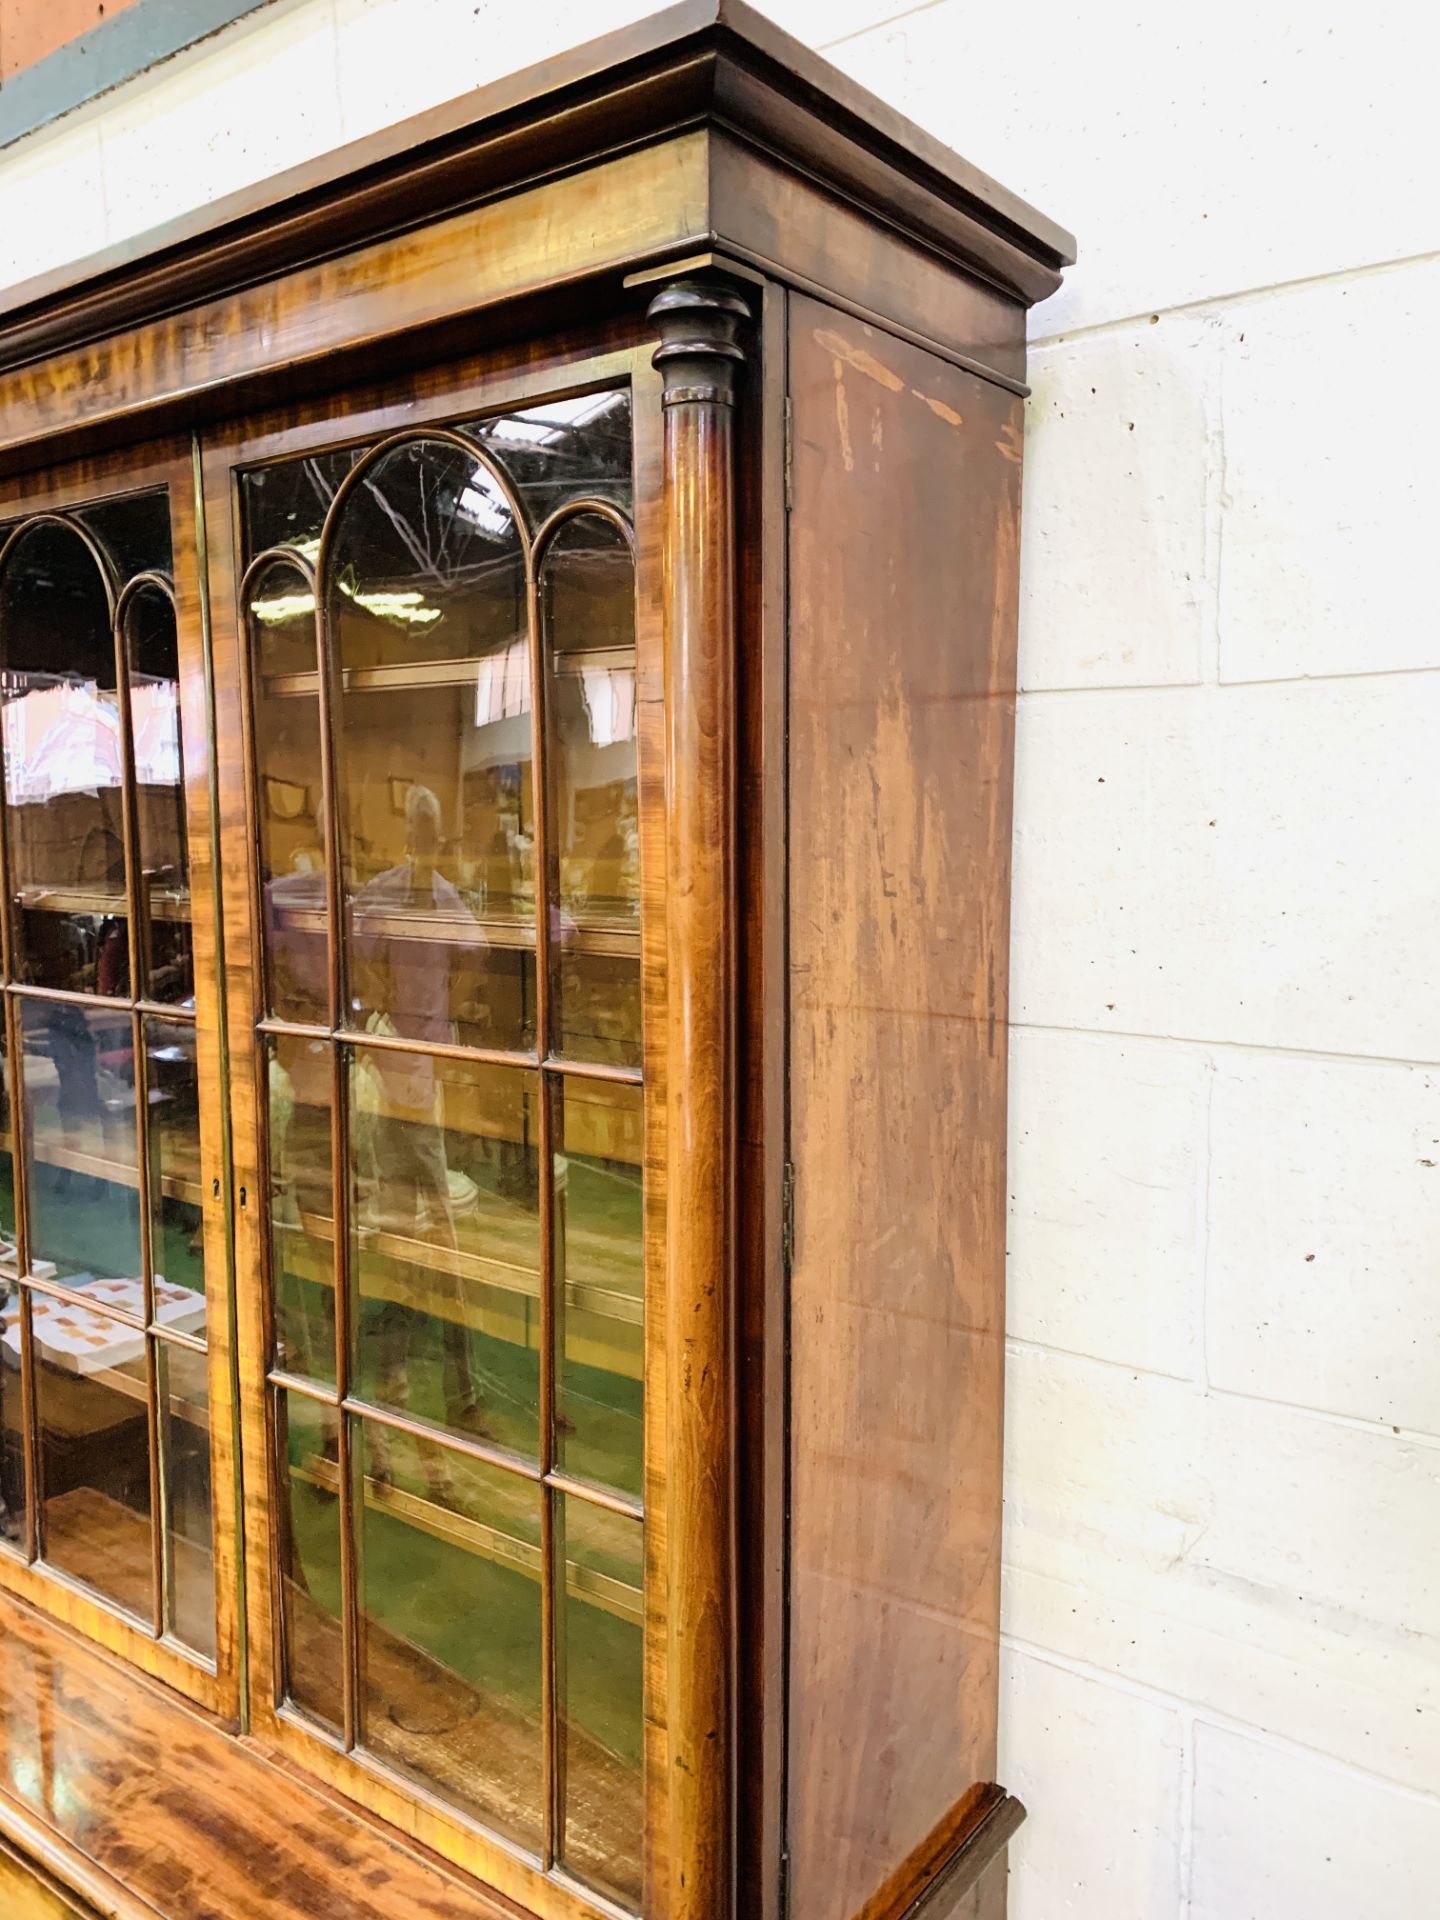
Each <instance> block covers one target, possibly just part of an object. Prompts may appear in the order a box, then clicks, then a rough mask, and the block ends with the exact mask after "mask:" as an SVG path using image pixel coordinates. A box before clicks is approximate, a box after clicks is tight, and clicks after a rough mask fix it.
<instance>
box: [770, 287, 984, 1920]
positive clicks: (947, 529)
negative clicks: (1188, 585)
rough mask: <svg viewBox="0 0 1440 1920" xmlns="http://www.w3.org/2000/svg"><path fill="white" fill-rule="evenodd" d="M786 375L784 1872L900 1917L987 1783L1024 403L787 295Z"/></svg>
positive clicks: (803, 1918) (830, 1904)
mask: <svg viewBox="0 0 1440 1920" xmlns="http://www.w3.org/2000/svg"><path fill="white" fill-rule="evenodd" d="M790 380H791V395H792V403H793V407H794V448H793V513H792V518H791V554H790V568H791V573H790V580H791V588H790V591H791V602H790V604H791V663H790V849H789V852H790V876H791V877H790V995H791V1034H790V1073H791V1088H790V1097H791V1158H792V1160H793V1162H794V1167H795V1196H796V1223H795V1224H796V1244H795V1261H794V1271H793V1275H792V1280H791V1368H792V1400H791V1472H792V1505H791V1539H790V1552H791V1574H790V1581H791V1588H790V1591H791V1623H790V1635H791V1639H790V1653H791V1670H790V1672H791V1677H790V1700H789V1722H790V1729H789V1733H790V1747H789V1756H790V1757H789V1765H790V1777H789V1810H788V1835H789V1849H790V1887H791V1895H792V1902H793V1910H794V1913H795V1915H796V1916H797V1920H857V1916H861V1915H862V1914H863V1916H864V1920H890V1913H891V1908H892V1907H894V1908H895V1911H896V1912H899V1911H900V1910H903V1906H904V1905H905V1904H906V1899H905V1891H904V1885H903V1883H904V1881H905V1879H906V1873H905V1871H904V1869H905V1863H906V1862H907V1861H909V1860H910V1859H911V1858H912V1857H913V1858H914V1859H915V1860H916V1861H917V1864H918V1863H919V1862H920V1861H922V1860H923V1859H925V1858H927V1857H928V1858H930V1859H933V1858H934V1853H935V1849H936V1847H937V1845H943V1844H944V1842H945V1840H946V1838H947V1836H949V1835H953V1836H954V1837H955V1838H957V1839H958V1838H959V1837H961V1836H963V1834H964V1832H965V1830H966V1827H967V1825H968V1821H969V1817H970V1815H971V1813H972V1811H973V1812H974V1813H976V1814H978V1812H979V1811H980V1810H981V1802H982V1795H981V1788H982V1787H983V1785H984V1784H985V1783H988V1782H990V1781H992V1780H993V1778H994V1769H995V1698H996V1682H997V1640H998V1632H999V1585H1000V1551H999V1550H1000V1475H1001V1395H1002V1388H1003V1365H1004V1353H1003V1345H1004V1180H1005V1053H1006V968H1007V956H1008V936H1009V922H1008V910H1009V891H1010V820H1011V775H1012V764H1013V739H1014V687H1015V621H1016V604H1015V594H1016V561H1017V543H1018V513H1019V491H1020V488H1019V483H1020V464H1019V462H1020V439H1021V413H1020V402H1019V400H1018V399H1016V398H1015V397H1014V396H1012V395H1010V394H1008V393H1006V392H1003V391H1001V390H1000V389H998V388H995V387H993V386H991V385H989V384H988V383H986V382H985V381H983V380H981V379H979V378H977V377H975V376H973V375H971V374H968V373H964V372H961V371H960V370H958V369H957V368H955V367H954V366H952V365H950V364H949V363H948V362H945V361H942V360H939V359H937V358H935V357H934V356H932V355H929V354H926V353H924V352H922V351H920V350H919V349H917V348H914V347H912V346H910V345H908V344H906V343H903V342H900V341H898V340H896V339H894V338H893V337H891V336H889V335H886V334H884V333H882V332H880V331H878V330H875V329H872V328H869V327H866V326H865V325H863V324H862V323H860V322H859V321H857V320H854V319H851V318H849V317H848V316H846V315H843V314H840V313H838V312H836V311H835V310H833V309H831V308H828V307H826V306H823V305H821V304H819V303H817V302H815V301H812V300H808V299H797V300H795V301H794V303H793V306H792V324H791V338H790ZM887 1881H888V1882H889V1885H890V1890H891V1893H890V1895H888V1896H887V1897H885V1898H883V1899H881V1900H880V1903H879V1906H877V1905H876V1904H875V1902H876V1899H877V1896H878V1893H879V1889H880V1888H881V1886H882V1883H885V1882H887ZM891 1896H893V1897H891ZM897 1902H898V1905H897ZM882 1908H883V1912H882V1911H881V1909H882Z"/></svg>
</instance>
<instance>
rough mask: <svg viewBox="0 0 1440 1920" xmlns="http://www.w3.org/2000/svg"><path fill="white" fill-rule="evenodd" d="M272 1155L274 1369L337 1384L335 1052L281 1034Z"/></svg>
mask: <svg viewBox="0 0 1440 1920" xmlns="http://www.w3.org/2000/svg"><path fill="white" fill-rule="evenodd" d="M263 1058H264V1062H265V1074H266V1085H267V1111H268V1115H269V1124H268V1129H267V1136H266V1137H267V1141H268V1144H269V1150H270V1210H269V1211H270V1270H271V1276H272V1282H271V1284H272V1287H273V1291H274V1306H275V1330H274V1341H275V1364H276V1365H277V1366H278V1367H280V1368H282V1369H283V1370H284V1371H285V1372H287V1373H294V1374H298V1375H300V1376H301V1377H302V1378H306V1379H312V1380H320V1381H324V1382H325V1383H327V1384H329V1385H333V1384H334V1381H335V1221H334V1211H335V1202H334V1187H333V1183H332V1179H331V1172H330V1169H331V1165H332V1160H331V1147H330V1107H331V1093H332V1087H331V1060H330V1047H329V1045H328V1043H327V1042H325V1041H323V1040H307V1039H304V1038H303V1037H301V1036H299V1035H295V1034H278V1035H275V1036H273V1037H272V1038H271V1039H269V1040H267V1041H266V1042H265V1050H264V1054H263Z"/></svg>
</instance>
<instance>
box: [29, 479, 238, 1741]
mask: <svg viewBox="0 0 1440 1920" xmlns="http://www.w3.org/2000/svg"><path fill="white" fill-rule="evenodd" d="M195 478H196V474H195V466H194V462H193V458H192V448H191V445H190V443H189V442H185V443H181V444H167V445H163V446H152V447H149V448H145V449H142V450H139V451H137V452H135V453H133V454H123V455H114V456H107V457H105V458H103V459H96V460H93V461H90V462H88V463H86V464H85V465H83V466H77V467H73V468H69V469H54V470H52V471H51V472H49V473H48V474H47V475H46V476H45V478H44V479H43V481H37V482H11V483H8V484H7V485H6V487H5V489H4V491H3V493H0V720H3V728H4V781H3V808H0V895H3V910H0V969H3V1029H0V1044H3V1054H4V1075H3V1132H0V1300H3V1306H0V1416H3V1432H4V1445H3V1457H0V1584H3V1585H5V1586H6V1587H9V1588H11V1589H12V1590H14V1591H16V1592H18V1593H20V1594H21V1595H22V1596H23V1597H25V1598H26V1599H28V1600H30V1601H32V1602H34V1603H35V1604H36V1605H38V1606H39V1607H41V1608H42V1609H43V1610H45V1611H46V1612H49V1613H51V1614H52V1615H56V1616H58V1617H60V1618H62V1619H64V1620H66V1621H68V1622H69V1623H70V1624H71V1625H73V1626H76V1627H78V1628H80V1629H81V1630H82V1631H84V1632H85V1633H87V1634H89V1635H91V1636H92V1637H94V1638H95V1639H97V1640H99V1641H101V1642H102V1643H103V1644H104V1645H106V1646H107V1647H109V1648H110V1649H111V1650H112V1651H114V1652H117V1653H118V1654H120V1655H121V1656H122V1657H123V1658H125V1659H127V1660H129V1661H131V1662H132V1663H134V1664H135V1665H137V1666H138V1667H140V1668H142V1669H143V1670H145V1671H146V1672H148V1673H151V1674H153V1675H155V1676H157V1677H159V1678H161V1679H163V1680H165V1681H167V1682H168V1683H169V1684H171V1685H172V1686H174V1687H176V1688H178V1689H179V1690H180V1691H182V1692H184V1693H186V1694H188V1695H189V1696H190V1697H191V1698H192V1699H194V1700H196V1701H198V1702H200V1703H201V1704H202V1705H204V1706H207V1707H209V1708H211V1709H213V1710H215V1711H217V1712H220V1713H222V1714H225V1715H227V1716H232V1717H233V1716H234V1715H235V1713H236V1711H237V1705H238V1686H237V1672H236V1657H235V1649H236V1642H237V1618H238V1605H239V1597H238V1586H237V1581H236V1572H235V1559H236V1556H235V1551H234V1542H235V1484H236V1483H235V1462H234V1451H233V1448H232V1445H231V1413H232V1400H231V1389H230V1378H231V1374H230V1338H229V1293H228V1286H227V1238H226V1229H225V1197H226V1181H225V1177H224V1172H225V1157H224V1138H223V1136H224V1104H223V1100H222V1097H221V1082H222V1075H221V1061H220V1029H219V1018H218V1014H219V1008H218V996H217V992H216V934H215V903H214V894H213V874H214V860H213V858H212V809H211V795H210V772H211V765H212V760H211V751H210V713H209V703H208V699H207V679H206V667H205V656H204V644H203V603H202V582H201V580H200V578H199V575H198V571H197V564H196V537H195V527H196V520H195V498H196V490H195Z"/></svg>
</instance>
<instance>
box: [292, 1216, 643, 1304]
mask: <svg viewBox="0 0 1440 1920" xmlns="http://www.w3.org/2000/svg"><path fill="white" fill-rule="evenodd" d="M279 1231H280V1232H282V1233H284V1232H286V1231H287V1229H286V1228H285V1227H284V1226H283V1225H282V1226H281V1227H280V1228H279ZM288 1231H292V1232H294V1233H296V1235H297V1236H298V1237H297V1239H296V1240H295V1241H294V1242H293V1243H292V1244H291V1246H290V1247H288V1248H287V1249H286V1255H287V1256H288V1257H287V1259H286V1262H285V1263H286V1264H287V1265H288V1266H289V1269H290V1271H291V1272H293V1273H295V1274H297V1275H298V1276H299V1277H300V1278H302V1279H306V1280H313V1281H316V1282H317V1283H319V1284H320V1285H322V1286H327V1287H330V1286H333V1285H334V1284H335V1277H334V1272H333V1270H332V1268H331V1267H330V1265H329V1264H328V1262H322V1261H318V1260H313V1259H306V1258H304V1254H303V1248H304V1244H305V1242H307V1241H309V1242H315V1241H324V1242H330V1241H333V1239H334V1237H335V1223H334V1222H333V1221H332V1220H331V1219H330V1218H329V1217H328V1216H326V1215H324V1214H316V1213H302V1214H301V1215H300V1221H299V1225H298V1227H297V1228H294V1229H289V1230H288ZM359 1237H360V1261H359V1265H360V1280H361V1292H362V1293H363V1294H364V1296H365V1298H366V1299H370V1300H393V1301H395V1302H396V1303H397V1304H398V1305H401V1306H407V1307H414V1308H415V1309H416V1310H417V1312H420V1313H425V1314H429V1315H431V1316H432V1317H434V1318H436V1319H441V1320H454V1321H457V1322H458V1321H460V1320H461V1319H462V1318H463V1316H462V1314H461V1311H460V1302H459V1301H457V1300H456V1298H455V1296H454V1294H453V1293H449V1292H447V1291H446V1290H445V1289H444V1288H439V1287H436V1288H433V1289H427V1288H423V1287H421V1288H417V1287H416V1286H415V1285H414V1283H413V1281H410V1280H407V1281H406V1282H405V1284H404V1286H403V1288H402V1287H400V1286H397V1285H393V1284H387V1282H386V1278H385V1275H384V1271H383V1269H379V1268H377V1265H376V1261H377V1258H379V1259H386V1260H394V1261H398V1262H400V1263H401V1264H403V1265H404V1266H406V1267H409V1268H411V1269H414V1268H420V1269H421V1270H422V1271H428V1272H430V1273H437V1274H440V1273H448V1274H452V1275H454V1276H456V1277H457V1278H459V1279H461V1280H469V1281H473V1282H475V1283H477V1284H478V1285H481V1286H486V1287H498V1288H500V1289H502V1290H503V1291H505V1292H507V1293H514V1294H519V1295H520V1296H521V1297H522V1298H524V1299H528V1300H538V1299H539V1298H540V1275H539V1273H538V1272H537V1270H536V1269H535V1268H534V1267H527V1266H524V1265H522V1264H520V1263H519V1262H516V1261H510V1260H497V1259H495V1258H494V1257H493V1256H490V1255H487V1254H480V1253H467V1252H465V1251H463V1250H462V1249H460V1248H457V1247H442V1246H437V1245H435V1244H434V1243H433V1242H431V1241H429V1240H417V1239H415V1238H414V1237H413V1235H409V1234H402V1233H395V1232H389V1231H386V1230H385V1229H384V1228H374V1229H369V1230H366V1229H362V1230H361V1233H360V1236H359ZM297 1252H300V1253H301V1260H300V1261H296V1260H295V1258H294V1255H295V1254H296V1253H297ZM367 1256H369V1257H368V1258H367ZM565 1304H566V1306H567V1307H571V1308H574V1309H575V1310H576V1311H578V1312H583V1313H593V1314H597V1315H599V1316H600V1318H602V1319H607V1320H618V1321H621V1322H622V1323H624V1324H625V1325H627V1326H632V1327H639V1326H642V1325H643V1324H644V1319H645V1305H644V1301H643V1300H642V1299H641V1298H640V1296H639V1295H638V1294H630V1293H625V1292H622V1291H621V1290H620V1289H618V1288H615V1287H606V1286H602V1285H598V1284H596V1283H595V1282H593V1281H586V1280H575V1279H567V1280H566V1282H565Z"/></svg>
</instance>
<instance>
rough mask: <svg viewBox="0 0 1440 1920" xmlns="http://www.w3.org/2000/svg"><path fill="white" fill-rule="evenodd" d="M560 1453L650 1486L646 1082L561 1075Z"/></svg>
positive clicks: (627, 1484) (581, 1468)
mask: <svg viewBox="0 0 1440 1920" xmlns="http://www.w3.org/2000/svg"><path fill="white" fill-rule="evenodd" d="M552 1098H553V1099H554V1102H555V1120H554V1129H553V1131H554V1138H555V1142H556V1148H557V1152H556V1160H555V1216H556V1217H555V1281H556V1291H557V1302H556V1344H557V1349H558V1350H557V1354H556V1362H555V1374H556V1381H555V1386H556V1405H555V1426H556V1436H555V1439H556V1451H557V1453H558V1454H559V1458H560V1464H561V1465H562V1467H564V1468H565V1470H566V1472H568V1473H573V1474H575V1475H576V1476H577V1477H578V1478H580V1479H584V1480H596V1481H599V1482H601V1483H602V1484H604V1485H605V1486H610V1487H616V1488H619V1489H620V1490H621V1491H623V1492H626V1493H633V1494H637V1495H638V1494H639V1492H640V1489H641V1480H642V1469H643V1462H644V1419H643V1406H644V1391H643V1381H644V1371H645V1349H644V1318H645V1269H644V1235H643V1218H642V1212H641V1197H642V1183H641V1167H642V1164H643V1159H644V1132H643V1127H642V1124H641V1120H642V1112H643V1105H642V1098H641V1092H640V1089H639V1088H638V1087H623V1086H620V1087H617V1086H608V1085H606V1084H605V1083H604V1082H600V1081H587V1080H579V1079H566V1080H564V1081H560V1082H557V1083H556V1085H555V1087H554V1090H553V1094H552Z"/></svg>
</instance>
